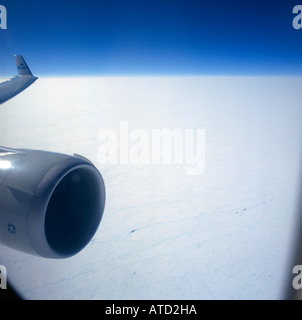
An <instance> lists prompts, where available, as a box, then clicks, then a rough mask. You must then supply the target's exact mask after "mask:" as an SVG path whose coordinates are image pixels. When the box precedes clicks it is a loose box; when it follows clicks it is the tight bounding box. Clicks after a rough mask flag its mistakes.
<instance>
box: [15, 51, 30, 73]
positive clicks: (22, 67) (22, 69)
mask: <svg viewBox="0 0 302 320" xmlns="http://www.w3.org/2000/svg"><path fill="white" fill-rule="evenodd" d="M15 61H16V66H17V70H18V74H19V76H32V75H33V74H32V73H31V71H30V69H29V68H28V66H27V64H26V62H25V60H24V59H23V57H22V56H20V55H15Z"/></svg>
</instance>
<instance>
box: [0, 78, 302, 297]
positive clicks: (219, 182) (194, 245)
mask: <svg viewBox="0 0 302 320" xmlns="http://www.w3.org/2000/svg"><path fill="white" fill-rule="evenodd" d="M301 82H302V78H299V77H296V78H294V77H293V78H287V77H280V78H277V77H101V78H56V79H54V78H53V79H47V78H42V79H39V80H38V81H37V82H36V83H35V84H34V85H32V86H31V87H30V88H29V89H27V90H26V91H24V92H23V93H21V94H20V95H19V96H17V97H15V98H14V99H12V100H10V101H8V102H7V103H5V104H3V105H1V106H0V145H1V146H6V147H15V148H18V147H20V148H32V149H42V150H49V151H56V152H62V153H67V154H73V153H78V154H81V155H83V156H85V157H87V158H89V159H90V160H91V161H93V162H94V164H95V165H96V166H97V168H98V169H99V170H100V172H101V173H102V175H103V178H104V180H105V185H106V192H107V201H106V207H105V212H104V216H103V220H102V222H101V225H100V227H99V229H98V231H97V233H96V234H95V237H94V238H93V240H92V241H91V242H90V243H89V244H88V246H87V247H86V248H85V249H84V250H83V251H81V252H80V253H79V254H77V255H76V256H74V257H72V258H69V259H66V260H50V259H44V258H39V257H35V256H29V255H26V254H24V253H21V252H17V251H14V250H12V249H9V248H6V247H4V246H2V245H0V265H4V266H6V268H7V274H8V279H9V280H10V281H11V283H12V284H13V285H14V286H15V287H17V288H18V289H19V291H20V293H21V294H22V295H23V296H24V297H26V298H28V299H36V298H38V299H69V298H76V299H277V298H282V297H283V290H284V284H285V283H286V281H288V279H289V278H290V274H288V273H287V270H288V264H289V263H290V259H291V253H292V252H291V249H292V247H293V245H294V243H293V238H294V237H293V236H294V230H295V222H296V215H297V200H298V195H299V194H298V191H299V189H298V186H299V182H300V181H299V174H300V171H299V168H300V164H301V162H300V160H301V157H300V155H301V150H300V146H301V142H302V139H301V137H302V132H301V127H302V126H301V119H302V108H301V101H302V90H301ZM121 122H123V123H124V122H127V124H128V126H129V132H133V131H134V130H137V129H141V131H143V132H145V133H146V134H147V135H148V134H149V136H151V132H152V130H153V129H164V128H165V129H168V130H173V129H176V128H177V129H180V130H182V132H185V130H186V129H190V130H194V132H197V130H199V129H204V130H205V131H204V132H205V170H204V172H203V173H202V174H200V175H187V171H186V169H187V164H186V163H184V164H183V165H182V164H175V163H173V161H172V163H171V164H162V163H161V164H154V163H152V162H151V161H150V163H149V164H148V163H147V164H146V163H145V164H133V163H129V164H121V163H117V164H113V163H108V164H102V163H101V161H100V157H99V156H100V148H101V146H102V142H101V141H100V139H99V133H100V132H102V130H104V129H109V130H113V132H116V133H117V135H118V134H119V130H120V125H121ZM150 148H151V147H150ZM150 151H151V152H152V148H151V149H150ZM0 210H1V209H0Z"/></svg>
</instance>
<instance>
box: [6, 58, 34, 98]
mask: <svg viewBox="0 0 302 320" xmlns="http://www.w3.org/2000/svg"><path fill="white" fill-rule="evenodd" d="M15 62H16V66H17V70H18V76H15V77H14V78H12V79H9V80H7V81H5V82H2V83H0V104H1V103H3V102H5V101H7V100H9V99H11V98H12V97H14V96H16V95H17V94H19V93H20V92H22V91H23V90H25V89H26V88H28V87H29V86H30V85H31V84H33V83H34V82H35V81H36V80H37V79H38V77H35V76H34V75H33V74H32V73H31V71H30V69H29V67H28V65H27V64H26V62H25V60H24V58H23V57H22V56H20V55H15Z"/></svg>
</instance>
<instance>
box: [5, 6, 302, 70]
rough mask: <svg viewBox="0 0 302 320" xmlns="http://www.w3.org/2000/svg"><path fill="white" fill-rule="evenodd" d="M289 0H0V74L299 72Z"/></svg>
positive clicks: (301, 61) (300, 38)
mask: <svg viewBox="0 0 302 320" xmlns="http://www.w3.org/2000/svg"><path fill="white" fill-rule="evenodd" d="M297 1H298V0H296V1H293V0H281V1H276V0H274V1H273V0H265V1H243V0H228V1H227V0H216V1H212V0H169V1H168V0H160V1H158V0H99V1H93V0H86V1H78V0H72V1H62V0H61V1H59V0H51V1H48V0H43V1H40V0H28V1H27V0H13V1H12V0H0V4H2V5H5V6H6V8H7V12H8V17H7V19H8V29H7V30H0V74H2V73H3V74H4V75H7V74H11V73H15V68H14V61H13V58H12V55H13V54H15V53H17V54H22V55H24V57H25V59H26V60H27V62H28V64H29V65H30V67H31V69H32V70H33V72H34V73H36V74H39V75H40V76H56V75H71V76H76V75H136V74H151V75H153V74H156V75H157V74H163V75H179V74H180V75H199V74H201V75H203V74H214V75H216V74H230V75H233V74H257V75H258V74H260V75H262V74H264V75H266V74H268V75H276V74H277V75H279V74H282V75H284V74H286V75H291V74H295V75H302V55H301V54H302V29H301V30H295V29H294V28H293V26H292V20H293V18H294V14H293V13H292V9H293V7H294V6H295V5H297V4H299V2H297ZM301 4H302V0H301Z"/></svg>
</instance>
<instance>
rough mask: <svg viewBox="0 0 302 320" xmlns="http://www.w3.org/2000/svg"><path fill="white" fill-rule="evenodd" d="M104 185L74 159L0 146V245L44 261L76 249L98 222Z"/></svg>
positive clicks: (82, 161)
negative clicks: (43, 258) (44, 258)
mask: <svg viewBox="0 0 302 320" xmlns="http://www.w3.org/2000/svg"><path fill="white" fill-rule="evenodd" d="M104 206H105V185H104V181H103V178H102V176H101V174H100V173H99V171H98V170H97V169H96V167H95V166H94V165H93V164H92V163H91V162H90V161H89V160H87V159H86V158H84V157H82V156H79V155H76V154H75V155H73V156H69V155H64V154H59V153H54V152H46V151H39V150H29V149H10V148H2V147H0V242H1V243H2V244H4V245H6V246H9V247H11V248H14V249H17V250H20V251H23V252H26V253H30V254H33V255H37V256H42V257H46V258H67V257H70V256H72V255H74V254H76V253H78V252H79V251H80V250H82V249H83V248H84V247H85V246H86V245H87V244H88V243H89V242H90V240H91V239H92V237H93V236H94V234H95V232H96V230H97V229H98V226H99V224H100V222H101V219H102V215H103V211H104Z"/></svg>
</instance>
